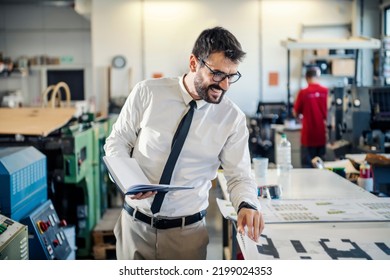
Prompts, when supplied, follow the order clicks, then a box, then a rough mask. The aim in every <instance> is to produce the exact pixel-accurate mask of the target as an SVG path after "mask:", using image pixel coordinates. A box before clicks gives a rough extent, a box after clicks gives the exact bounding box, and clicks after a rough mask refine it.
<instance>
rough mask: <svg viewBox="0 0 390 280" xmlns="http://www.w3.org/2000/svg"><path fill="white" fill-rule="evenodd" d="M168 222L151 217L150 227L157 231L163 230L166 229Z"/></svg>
mask: <svg viewBox="0 0 390 280" xmlns="http://www.w3.org/2000/svg"><path fill="white" fill-rule="evenodd" d="M167 225H168V221H167V220H166V219H162V218H159V217H153V218H152V227H155V228H157V229H165V228H167Z"/></svg>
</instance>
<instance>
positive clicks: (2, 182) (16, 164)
mask: <svg viewBox="0 0 390 280" xmlns="http://www.w3.org/2000/svg"><path fill="white" fill-rule="evenodd" d="M0 194H1V195H0V213H1V214H3V215H5V216H7V217H9V218H11V219H13V220H16V221H19V220H20V219H22V218H24V217H26V216H27V215H28V214H29V213H30V212H31V211H32V210H33V209H35V208H36V207H37V206H39V205H41V204H42V203H43V202H45V201H47V199H48V197H47V167H46V156H45V155H44V154H42V153H41V152H40V151H38V150H37V149H36V148H34V147H29V146H28V147H6V148H0Z"/></svg>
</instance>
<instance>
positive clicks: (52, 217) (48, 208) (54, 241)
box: [21, 199, 72, 260]
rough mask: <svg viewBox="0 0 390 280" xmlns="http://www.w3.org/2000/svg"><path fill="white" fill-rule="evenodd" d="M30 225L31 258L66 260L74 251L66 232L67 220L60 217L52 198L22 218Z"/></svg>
mask: <svg viewBox="0 0 390 280" xmlns="http://www.w3.org/2000/svg"><path fill="white" fill-rule="evenodd" d="M21 223H22V224H25V225H26V226H27V227H28V235H29V241H28V244H29V259H30V260H66V259H68V257H69V256H70V254H71V253H72V248H71V247H70V245H69V242H68V238H67V236H66V234H65V231H64V229H65V227H66V225H67V223H66V221H64V220H60V219H59V218H58V215H57V212H56V210H55V208H54V206H53V203H52V202H51V200H50V199H49V200H47V201H46V202H45V203H43V204H42V205H40V206H39V207H38V208H36V209H35V210H34V211H33V212H31V214H30V215H29V216H27V217H26V218H24V219H22V220H21Z"/></svg>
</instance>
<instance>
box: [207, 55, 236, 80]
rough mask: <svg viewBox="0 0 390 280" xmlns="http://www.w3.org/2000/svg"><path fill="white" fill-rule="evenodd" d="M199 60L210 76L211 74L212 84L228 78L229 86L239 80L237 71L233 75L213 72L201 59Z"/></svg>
mask: <svg viewBox="0 0 390 280" xmlns="http://www.w3.org/2000/svg"><path fill="white" fill-rule="evenodd" d="M199 60H200V61H201V62H202V63H203V64H204V65H205V66H206V67H207V69H209V71H210V72H211V74H213V81H214V82H218V83H219V82H222V81H223V80H225V79H226V78H228V81H229V84H233V83H235V82H237V81H238V80H239V79H240V78H241V73H240V72H238V71H237V73H235V74H226V73H224V72H221V71H215V70H213V69H211V68H210V67H209V66H208V65H207V64H206V62H205V61H204V60H203V59H199Z"/></svg>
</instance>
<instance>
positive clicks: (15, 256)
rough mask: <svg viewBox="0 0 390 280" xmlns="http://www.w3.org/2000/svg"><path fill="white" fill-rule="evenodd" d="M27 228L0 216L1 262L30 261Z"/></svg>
mask: <svg viewBox="0 0 390 280" xmlns="http://www.w3.org/2000/svg"><path fill="white" fill-rule="evenodd" d="M27 236H28V235H27V226H26V225H23V224H21V223H18V222H16V221H15V220H13V219H10V218H8V217H7V216H4V215H1V214H0V260H28V259H29V255H28V254H29V246H28V237H27Z"/></svg>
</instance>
